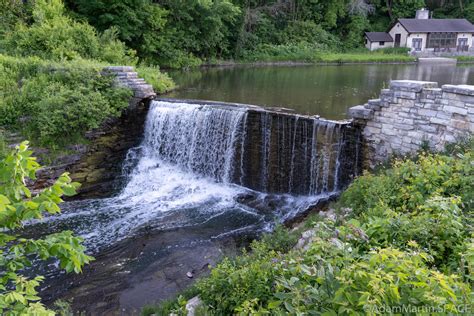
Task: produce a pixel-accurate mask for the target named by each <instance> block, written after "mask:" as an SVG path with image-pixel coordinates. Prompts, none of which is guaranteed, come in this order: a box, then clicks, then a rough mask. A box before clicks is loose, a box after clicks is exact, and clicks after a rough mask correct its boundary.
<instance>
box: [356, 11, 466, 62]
mask: <svg viewBox="0 0 474 316" xmlns="http://www.w3.org/2000/svg"><path fill="white" fill-rule="evenodd" d="M473 35H474V25H472V23H471V22H469V21H468V20H466V19H431V18H430V13H429V11H428V10H426V9H421V10H418V11H417V12H416V18H414V19H398V20H397V21H396V22H395V23H394V24H393V25H392V26H391V27H390V29H389V31H388V32H387V33H384V32H367V33H365V39H366V47H367V48H368V49H370V50H374V49H378V48H382V47H409V48H410V49H411V52H412V53H421V52H426V53H437V52H440V53H464V52H469V51H471V50H472V47H473ZM389 38H390V39H391V41H390V40H389ZM381 39H385V40H384V41H382V40H381Z"/></svg>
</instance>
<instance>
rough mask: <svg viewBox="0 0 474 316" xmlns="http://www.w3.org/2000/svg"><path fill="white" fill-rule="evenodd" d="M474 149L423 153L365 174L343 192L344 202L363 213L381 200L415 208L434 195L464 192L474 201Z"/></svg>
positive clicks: (470, 203)
mask: <svg viewBox="0 0 474 316" xmlns="http://www.w3.org/2000/svg"><path fill="white" fill-rule="evenodd" d="M472 155H473V154H472V152H470V151H467V152H465V153H462V154H458V155H457V156H446V155H432V154H421V155H420V156H419V158H418V159H417V160H416V161H413V160H405V161H401V160H398V161H395V163H394V165H393V168H392V169H388V170H386V171H384V172H382V173H381V174H380V175H364V176H363V177H359V178H357V179H356V180H355V181H354V183H353V184H352V185H351V186H350V187H349V188H348V189H347V190H346V191H345V192H344V193H343V194H342V196H341V202H342V204H343V205H345V206H350V207H352V208H353V210H354V212H355V214H357V215H359V214H362V213H363V212H366V211H367V210H369V209H371V208H373V207H374V206H376V205H378V204H379V203H381V202H382V203H383V204H385V205H386V206H387V207H389V208H391V209H393V210H395V211H402V212H404V211H407V210H414V209H416V208H417V207H418V206H420V205H422V204H423V203H424V202H425V201H426V200H427V199H429V198H430V197H432V196H435V195H437V196H441V197H453V196H460V198H461V202H462V203H464V204H465V206H464V207H465V209H466V210H468V209H471V208H472V206H473V205H474V204H473V203H474V192H473V190H472V183H473V182H474V173H473V168H474V167H473V165H472V163H471V161H472Z"/></svg>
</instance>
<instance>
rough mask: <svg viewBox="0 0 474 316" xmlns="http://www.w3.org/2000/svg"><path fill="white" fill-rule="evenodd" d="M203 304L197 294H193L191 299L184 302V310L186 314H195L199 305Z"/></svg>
mask: <svg viewBox="0 0 474 316" xmlns="http://www.w3.org/2000/svg"><path fill="white" fill-rule="evenodd" d="M202 305H203V302H202V301H201V299H200V298H199V296H195V297H193V298H192V299H190V300H189V301H188V303H187V304H186V311H187V313H188V314H187V315H188V316H194V315H195V314H196V309H197V308H198V307H199V306H202Z"/></svg>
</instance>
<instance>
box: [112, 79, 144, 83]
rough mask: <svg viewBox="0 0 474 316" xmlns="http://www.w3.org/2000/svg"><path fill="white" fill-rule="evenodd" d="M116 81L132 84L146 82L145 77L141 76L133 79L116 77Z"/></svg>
mask: <svg viewBox="0 0 474 316" xmlns="http://www.w3.org/2000/svg"><path fill="white" fill-rule="evenodd" d="M118 81H119V82H120V83H123V84H128V83H130V84H134V83H146V81H145V79H141V78H134V79H130V78H129V79H120V78H118Z"/></svg>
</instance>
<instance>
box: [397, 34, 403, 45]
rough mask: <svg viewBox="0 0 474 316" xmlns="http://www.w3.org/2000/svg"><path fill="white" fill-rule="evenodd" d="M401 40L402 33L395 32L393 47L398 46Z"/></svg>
mask: <svg viewBox="0 0 474 316" xmlns="http://www.w3.org/2000/svg"><path fill="white" fill-rule="evenodd" d="M401 40H402V34H395V47H400V42H401Z"/></svg>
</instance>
